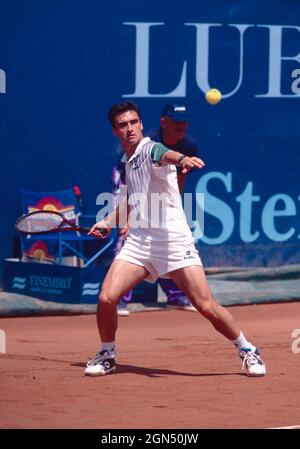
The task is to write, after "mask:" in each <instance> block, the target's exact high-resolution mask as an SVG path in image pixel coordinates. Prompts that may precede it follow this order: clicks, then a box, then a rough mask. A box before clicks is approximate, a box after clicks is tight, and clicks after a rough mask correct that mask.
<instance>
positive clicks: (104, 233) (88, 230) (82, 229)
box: [78, 226, 108, 237]
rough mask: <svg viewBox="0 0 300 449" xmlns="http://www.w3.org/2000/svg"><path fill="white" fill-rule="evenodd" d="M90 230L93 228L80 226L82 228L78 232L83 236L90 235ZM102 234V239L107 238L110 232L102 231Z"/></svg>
mask: <svg viewBox="0 0 300 449" xmlns="http://www.w3.org/2000/svg"><path fill="white" fill-rule="evenodd" d="M90 230H91V228H89V227H88V226H80V228H79V229H78V231H79V232H82V234H88V233H89V232H90ZM100 234H101V235H102V237H106V235H107V234H108V230H107V229H100Z"/></svg>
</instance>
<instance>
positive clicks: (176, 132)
mask: <svg viewBox="0 0 300 449" xmlns="http://www.w3.org/2000/svg"><path fill="white" fill-rule="evenodd" d="M188 125H189V114H188V111H187V107H186V105H185V104H182V103H181V104H166V105H165V106H164V108H163V111H162V114H161V118H160V127H159V128H157V129H155V130H152V131H150V132H148V133H147V135H148V136H149V137H150V138H151V140H153V141H155V142H160V143H162V144H163V145H165V146H166V147H168V148H170V149H171V150H174V151H178V152H179V153H181V154H183V155H185V156H189V157H193V156H196V155H197V153H198V150H197V145H196V142H195V141H194V140H193V138H192V137H191V136H189V135H188V134H187V129H188ZM125 163H126V159H125V158H124V155H123V156H122V157H121V159H120V160H119V161H118V163H117V164H116V166H115V167H114V168H113V172H112V183H113V189H112V192H113V194H114V196H115V198H116V199H117V198H118V195H119V193H120V187H121V186H122V185H124V184H125V183H126V181H125ZM186 176H187V174H186V173H182V168H181V167H177V178H178V186H179V190H180V193H182V192H183V190H184V184H185V179H186ZM127 234H128V229H125V228H124V229H119V238H118V241H117V244H116V247H115V254H118V252H119V251H120V249H121V247H122V245H123V243H124V240H125V238H126V236H127ZM158 283H159V285H160V287H161V289H162V290H163V292H164V293H165V295H166V298H167V306H168V307H170V308H176V309H183V310H189V311H195V312H196V309H195V307H194V306H193V305H192V304H191V303H190V301H189V300H188V298H187V297H186V295H185V294H184V293H183V292H182V291H181V290H180V289H179V288H178V287H177V286H176V284H175V282H174V281H173V280H172V279H161V278H159V279H158ZM131 298H132V292H128V293H127V294H126V295H125V296H124V298H122V299H121V301H120V303H119V305H118V307H117V312H118V315H119V316H128V315H129V310H128V307H127V305H128V303H129V302H130V300H131Z"/></svg>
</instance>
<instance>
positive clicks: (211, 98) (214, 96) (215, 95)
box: [205, 89, 222, 104]
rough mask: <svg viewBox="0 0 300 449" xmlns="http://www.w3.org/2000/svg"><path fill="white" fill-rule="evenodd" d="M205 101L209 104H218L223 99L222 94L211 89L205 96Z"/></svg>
mask: <svg viewBox="0 0 300 449" xmlns="http://www.w3.org/2000/svg"><path fill="white" fill-rule="evenodd" d="M205 99H206V101H207V103H209V104H218V103H219V101H221V99H222V94H221V92H220V91H219V90H218V89H209V90H208V91H207V92H206V94H205Z"/></svg>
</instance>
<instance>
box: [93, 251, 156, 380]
mask: <svg viewBox="0 0 300 449" xmlns="http://www.w3.org/2000/svg"><path fill="white" fill-rule="evenodd" d="M148 275H149V272H148V271H147V270H146V268H144V267H142V266H140V265H135V264H133V263H130V262H127V261H125V260H120V259H115V260H114V261H113V263H112V265H111V267H110V269H109V271H108V273H107V275H106V277H105V279H104V282H103V284H102V289H101V292H100V295H99V302H98V307H97V325H98V330H99V335H100V339H101V343H102V350H100V351H99V352H98V353H97V354H96V356H95V358H94V359H93V360H91V361H90V362H88V364H87V367H86V370H85V374H86V375H90V376H100V375H104V374H107V373H109V372H110V371H113V370H114V369H115V337H116V331H117V327H118V316H117V304H118V302H119V301H120V299H121V298H122V297H123V296H124V295H125V293H126V292H128V290H131V289H133V288H134V287H135V286H136V285H138V284H139V283H140V282H142V281H143V280H144V279H145V278H146V277H147V276H148Z"/></svg>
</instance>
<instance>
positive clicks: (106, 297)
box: [99, 291, 117, 308]
mask: <svg viewBox="0 0 300 449" xmlns="http://www.w3.org/2000/svg"><path fill="white" fill-rule="evenodd" d="M99 304H101V306H102V307H108V308H109V307H112V308H113V307H116V305H117V299H116V298H114V297H113V295H111V294H109V293H108V292H103V291H101V292H100V294H99Z"/></svg>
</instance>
